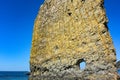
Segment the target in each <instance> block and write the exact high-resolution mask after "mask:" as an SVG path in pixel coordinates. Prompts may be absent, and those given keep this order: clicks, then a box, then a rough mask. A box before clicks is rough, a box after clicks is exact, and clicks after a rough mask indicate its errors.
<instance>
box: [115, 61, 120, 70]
mask: <svg viewBox="0 0 120 80" xmlns="http://www.w3.org/2000/svg"><path fill="white" fill-rule="evenodd" d="M116 67H117V69H118V70H120V61H118V62H117V63H116Z"/></svg>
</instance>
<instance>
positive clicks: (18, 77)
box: [0, 70, 120, 80]
mask: <svg viewBox="0 0 120 80" xmlns="http://www.w3.org/2000/svg"><path fill="white" fill-rule="evenodd" d="M27 73H28V72H22V71H21V72H20V71H19V72H8V71H7V72H1V71H0V80H28V77H29V76H28V75H26V74H27ZM118 73H119V74H120V70H118Z"/></svg>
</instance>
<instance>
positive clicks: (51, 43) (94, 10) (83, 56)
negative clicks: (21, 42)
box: [30, 0, 117, 80]
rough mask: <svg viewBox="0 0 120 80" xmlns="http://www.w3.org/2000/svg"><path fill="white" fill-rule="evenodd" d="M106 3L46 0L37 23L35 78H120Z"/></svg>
mask: <svg viewBox="0 0 120 80" xmlns="http://www.w3.org/2000/svg"><path fill="white" fill-rule="evenodd" d="M103 2H104V0H45V2H44V4H43V5H42V6H41V8H40V11H39V13H38V15H37V18H36V20H35V24H34V32H33V39H32V49H31V56H30V69H31V80H117V73H116V67H115V64H116V52H115V49H114V46H113V42H112V39H111V37H110V34H109V29H108V26H107V22H108V20H107V18H106V12H105V9H104V6H103ZM82 62H84V63H85V69H81V66H80V64H81V63H82Z"/></svg>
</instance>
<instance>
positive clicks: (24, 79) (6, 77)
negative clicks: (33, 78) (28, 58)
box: [0, 71, 28, 80]
mask: <svg viewBox="0 0 120 80" xmlns="http://www.w3.org/2000/svg"><path fill="white" fill-rule="evenodd" d="M27 73H28V72H23V71H17V72H8V71H4V72H1V71H0V80H28V75H26V74H27Z"/></svg>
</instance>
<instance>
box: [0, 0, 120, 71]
mask: <svg viewBox="0 0 120 80" xmlns="http://www.w3.org/2000/svg"><path fill="white" fill-rule="evenodd" d="M43 2H44V0H0V71H21V70H22V71H28V70H29V57H30V48H31V40H32V31H33V24H34V20H35V17H36V15H37V13H38V10H39V7H40V5H41V4H42V3H43ZM105 7H106V11H107V16H108V18H109V23H108V26H109V30H110V33H111V36H112V38H113V41H114V45H115V48H116V52H117V59H118V60H120V27H119V25H120V20H119V19H120V0H105Z"/></svg>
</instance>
